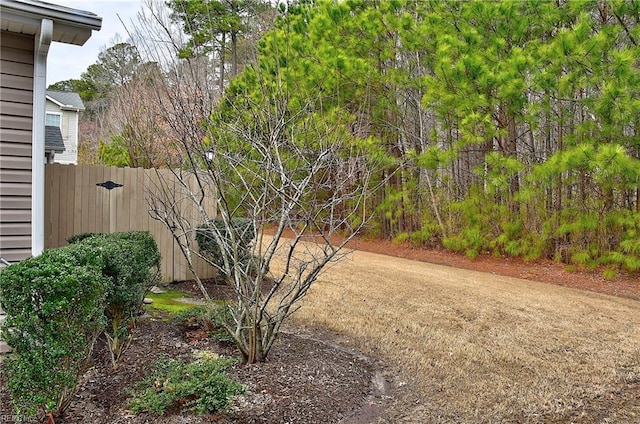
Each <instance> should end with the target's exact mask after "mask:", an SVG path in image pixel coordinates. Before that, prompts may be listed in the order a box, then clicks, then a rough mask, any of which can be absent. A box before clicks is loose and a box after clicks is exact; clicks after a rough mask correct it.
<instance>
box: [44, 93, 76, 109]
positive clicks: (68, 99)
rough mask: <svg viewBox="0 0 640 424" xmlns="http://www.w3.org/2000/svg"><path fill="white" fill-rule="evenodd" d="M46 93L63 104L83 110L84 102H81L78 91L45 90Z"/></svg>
mask: <svg viewBox="0 0 640 424" xmlns="http://www.w3.org/2000/svg"><path fill="white" fill-rule="evenodd" d="M46 95H47V96H49V97H51V98H52V99H53V100H55V101H56V102H58V103H60V104H62V105H64V106H71V107H73V108H76V109H80V110H84V103H82V99H81V98H80V95H79V94H78V93H65V92H62V91H51V90H47V92H46Z"/></svg>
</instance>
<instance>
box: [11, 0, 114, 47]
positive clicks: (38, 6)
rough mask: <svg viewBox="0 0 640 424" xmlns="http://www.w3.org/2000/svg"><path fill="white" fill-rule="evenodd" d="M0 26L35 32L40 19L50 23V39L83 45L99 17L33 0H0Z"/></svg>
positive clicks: (96, 26) (98, 22)
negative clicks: (51, 26)
mask: <svg viewBox="0 0 640 424" xmlns="http://www.w3.org/2000/svg"><path fill="white" fill-rule="evenodd" d="M0 11H1V13H0V17H1V19H0V20H1V22H2V25H1V29H5V30H9V31H11V30H12V27H15V25H18V26H20V31H15V30H14V31H13V32H21V33H23V34H31V35H33V34H36V33H38V31H39V30H40V22H41V21H42V19H50V20H52V21H53V23H54V30H53V41H59V42H63V43H68V44H76V45H83V44H84V43H85V42H86V41H87V40H88V39H89V37H91V32H92V31H99V30H100V28H102V18H101V17H100V16H98V15H96V14H94V13H91V12H87V11H84V10H76V9H71V8H68V7H64V6H60V5H57V4H49V3H44V2H40V1H35V0H0Z"/></svg>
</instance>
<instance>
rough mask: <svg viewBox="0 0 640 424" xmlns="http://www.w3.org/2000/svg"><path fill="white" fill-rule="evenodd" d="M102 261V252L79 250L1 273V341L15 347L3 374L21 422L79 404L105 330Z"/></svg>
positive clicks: (45, 255)
mask: <svg viewBox="0 0 640 424" xmlns="http://www.w3.org/2000/svg"><path fill="white" fill-rule="evenodd" d="M103 260H104V257H103V256H102V255H101V254H100V252H99V251H98V250H97V249H93V248H89V247H88V246H77V245H72V246H66V247H63V248H59V249H51V250H47V251H45V252H44V253H42V255H40V256H38V257H35V258H31V259H27V260H25V261H23V262H20V263H18V264H14V265H11V266H9V267H7V268H5V269H3V270H2V272H0V301H1V303H2V308H3V309H4V310H5V311H6V312H7V319H6V321H5V324H4V325H3V327H2V338H3V339H4V340H5V341H6V342H7V343H8V344H9V345H10V346H11V347H13V353H12V354H11V355H9V357H7V358H6V359H5V362H4V364H3V374H4V379H5V384H6V386H7V389H8V391H9V394H10V395H11V398H12V401H13V404H14V407H15V409H16V413H17V415H18V416H33V415H35V414H36V413H38V412H39V413H41V414H44V413H47V412H53V413H56V414H58V413H61V412H63V411H64V410H65V409H66V407H67V406H68V405H69V403H70V402H71V400H72V399H73V395H74V393H75V389H76V386H77V384H78V380H79V378H80V376H81V375H82V374H83V373H84V371H85V370H86V369H87V367H88V365H89V359H90V356H91V351H92V350H93V344H94V342H95V340H96V338H97V337H98V335H99V334H100V333H101V332H102V330H103V329H104V325H105V320H104V306H105V298H106V293H107V290H108V287H109V281H108V278H106V277H105V276H103V275H102V267H103V266H104V262H103Z"/></svg>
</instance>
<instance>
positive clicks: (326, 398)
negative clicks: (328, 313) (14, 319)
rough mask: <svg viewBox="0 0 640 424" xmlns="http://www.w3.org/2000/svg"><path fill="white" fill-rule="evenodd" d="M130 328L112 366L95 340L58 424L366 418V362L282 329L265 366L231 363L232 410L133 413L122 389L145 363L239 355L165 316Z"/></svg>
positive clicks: (369, 371) (3, 409)
mask: <svg viewBox="0 0 640 424" xmlns="http://www.w3.org/2000/svg"><path fill="white" fill-rule="evenodd" d="M134 331H135V332H134V339H133V342H132V344H131V346H130V347H129V349H128V350H127V351H126V352H125V354H124V356H123V357H122V359H121V362H120V363H119V365H118V367H117V368H116V369H115V370H114V369H112V368H111V365H110V363H109V354H108V352H107V350H106V347H105V345H104V342H99V343H98V345H97V346H96V349H95V351H94V355H93V357H94V364H95V365H94V368H92V369H91V370H90V371H89V372H87V373H86V375H85V376H84V377H83V380H82V383H81V385H80V388H79V391H78V393H77V395H76V398H75V400H74V402H73V403H72V405H71V407H70V408H69V410H68V411H67V413H66V414H65V417H63V418H58V419H56V421H55V422H56V423H78V424H80V423H83V424H85V423H92V424H101V423H103V424H115V423H122V424H125V423H126V424H142V423H156V422H163V423H169V424H172V423H285V422H290V423H338V422H341V420H345V421H344V422H354V421H358V420H359V419H360V415H362V414H364V415H367V414H369V415H371V412H370V411H368V410H367V409H366V408H365V409H364V410H363V409H362V406H363V405H365V403H366V402H365V401H366V400H367V399H368V397H370V395H371V393H372V390H373V388H372V375H373V372H374V371H375V365H374V364H373V363H372V362H371V361H369V360H368V359H366V358H364V357H362V356H361V355H357V354H352V353H350V352H348V351H346V350H344V349H339V348H337V347H336V346H333V345H331V343H326V342H323V341H320V340H314V339H310V338H308V337H301V336H297V335H293V334H289V333H284V334H282V335H281V336H280V338H279V341H278V342H277V344H276V346H274V348H273V349H272V351H271V352H270V354H269V360H268V361H267V362H266V363H263V364H259V365H250V366H242V365H236V366H235V367H234V368H233V370H231V372H230V373H229V375H230V376H231V377H233V378H235V379H236V380H238V381H239V382H240V383H242V384H244V385H245V386H246V393H245V394H244V395H242V396H239V397H237V398H236V399H235V400H234V403H233V411H232V412H230V413H224V414H218V415H213V416H197V415H191V414H189V415H187V414H182V413H180V412H179V411H171V413H169V414H167V415H165V416H163V417H158V416H156V415H155V414H146V413H142V414H138V415H135V416H134V415H132V414H130V412H129V411H127V410H126V408H125V406H124V405H125V403H126V401H127V399H128V390H129V389H130V388H131V387H133V385H135V383H136V382H137V381H140V380H141V379H143V378H144V377H145V376H147V375H148V372H149V370H150V365H151V364H152V363H153V362H154V361H156V360H157V359H158V358H160V357H161V356H162V355H168V356H170V357H173V358H181V359H185V360H189V359H192V354H193V352H194V351H198V350H207V351H212V352H215V353H218V354H221V355H226V356H235V357H238V354H237V352H236V350H235V347H233V345H231V344H225V343H222V344H220V343H217V342H215V341H213V340H212V339H210V338H205V339H200V340H198V339H199V338H196V339H191V340H189V339H188V338H185V334H184V333H183V332H182V331H181V330H180V329H178V328H177V327H176V326H175V325H172V324H170V323H169V322H167V321H166V320H165V319H158V318H145V319H143V320H141V321H140V323H139V325H138V326H137V328H136V329H135V330H134ZM0 369H1V365H0ZM9 402H10V401H9V397H8V396H7V393H6V392H5V391H4V390H2V391H0V416H2V417H11V411H10V406H9ZM369 418H371V420H372V419H373V418H374V416H373V415H372V416H371V417H369ZM352 419H353V420H352ZM369 421H370V420H369V419H367V420H366V421H363V422H369ZM3 422H5V421H3ZM8 422H12V421H8Z"/></svg>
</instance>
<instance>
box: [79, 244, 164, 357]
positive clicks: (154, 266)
mask: <svg viewBox="0 0 640 424" xmlns="http://www.w3.org/2000/svg"><path fill="white" fill-rule="evenodd" d="M78 246H84V247H86V248H87V250H88V251H96V250H97V251H99V252H100V255H101V256H102V273H103V275H104V276H106V277H107V278H108V280H109V283H110V284H109V285H108V288H107V297H106V305H105V316H106V318H107V321H108V324H107V328H106V331H105V334H106V337H107V342H108V345H109V350H110V351H111V355H112V362H113V364H114V365H115V364H116V363H117V360H118V359H119V358H120V356H121V355H122V353H123V352H124V349H125V348H126V346H127V345H128V342H129V340H130V332H129V330H130V328H132V327H133V326H134V324H135V320H136V317H137V316H138V313H139V312H140V310H141V309H142V303H143V300H144V296H145V294H146V293H147V291H148V290H149V289H150V288H151V286H153V285H154V284H155V283H156V282H157V280H158V277H159V271H160V252H159V251H158V246H157V245H156V242H155V240H154V239H153V236H152V235H151V234H150V233H149V232H148V231H131V232H123V233H114V234H102V235H94V236H92V237H87V238H84V239H82V240H81V241H79V242H78Z"/></svg>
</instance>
